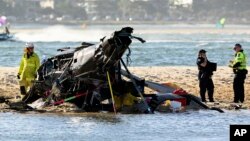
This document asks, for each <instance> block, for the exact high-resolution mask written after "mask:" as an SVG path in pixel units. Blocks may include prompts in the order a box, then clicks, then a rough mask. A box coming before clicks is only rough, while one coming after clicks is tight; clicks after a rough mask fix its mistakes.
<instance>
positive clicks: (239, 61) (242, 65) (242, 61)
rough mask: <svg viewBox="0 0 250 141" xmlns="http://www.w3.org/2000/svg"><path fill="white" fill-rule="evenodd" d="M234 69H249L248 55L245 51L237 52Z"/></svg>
mask: <svg viewBox="0 0 250 141" xmlns="http://www.w3.org/2000/svg"><path fill="white" fill-rule="evenodd" d="M233 67H234V68H235V69H236V70H244V69H247V68H246V67H247V55H246V54H245V52H244V51H240V52H237V53H236V54H235V58H234V62H233Z"/></svg>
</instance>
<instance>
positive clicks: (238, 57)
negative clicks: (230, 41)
mask: <svg viewBox="0 0 250 141" xmlns="http://www.w3.org/2000/svg"><path fill="white" fill-rule="evenodd" d="M234 51H235V57H234V60H232V61H231V62H230V65H229V67H231V68H233V72H234V74H235V76H234V81H233V89H234V101H233V102H234V103H239V102H241V103H243V102H244V97H245V94H244V82H245V79H246V75H247V73H248V71H247V55H246V54H245V52H244V50H243V49H242V46H241V44H235V46H234Z"/></svg>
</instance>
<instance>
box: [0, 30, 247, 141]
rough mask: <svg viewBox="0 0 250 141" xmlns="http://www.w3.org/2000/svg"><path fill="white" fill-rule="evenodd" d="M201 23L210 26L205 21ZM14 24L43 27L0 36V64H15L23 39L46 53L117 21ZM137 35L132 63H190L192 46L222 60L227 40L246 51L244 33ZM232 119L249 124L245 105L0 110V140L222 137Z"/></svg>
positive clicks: (214, 140) (204, 140)
mask: <svg viewBox="0 0 250 141" xmlns="http://www.w3.org/2000/svg"><path fill="white" fill-rule="evenodd" d="M148 27H150V28H152V30H153V29H157V30H159V29H164V28H165V29H172V28H173V30H174V28H176V26H174V25H172V26H148V25H143V26H138V25H137V26H135V31H136V29H137V28H138V29H143V28H148ZM206 27H209V28H211V27H210V26H207V25H206ZM206 27H203V26H199V27H196V28H206ZM18 28H26V29H36V28H44V30H43V32H39V33H37V32H30V33H16V39H17V41H7V42H0V52H1V57H0V66H18V65H19V61H20V59H21V56H22V52H23V51H22V50H23V46H24V43H25V42H26V41H32V42H34V43H35V45H36V48H35V50H36V52H37V53H38V54H39V56H40V57H41V56H42V55H46V56H47V57H50V56H52V55H54V54H56V49H58V48H62V47H68V46H70V47H75V46H78V45H80V43H81V42H82V41H86V42H92V43H97V41H98V40H99V39H100V38H102V37H103V36H105V35H107V34H106V33H111V31H113V30H114V29H119V28H120V27H119V28H118V26H104V27H99V26H89V27H87V28H86V29H84V31H83V32H81V31H77V32H76V31H75V30H74V27H65V26H53V27H46V26H43V25H39V26H34V25H31V26H27V25H25V26H19V27H18ZM177 28H178V27H177ZM186 28H190V29H192V28H194V27H193V26H188V27H186ZM235 28H239V27H237V26H236V27H235ZM240 28H246V29H248V28H249V27H248V26H247V27H240ZM58 31H59V32H58ZM69 33H70V34H69ZM137 35H138V36H140V37H142V38H144V39H146V40H147V42H146V43H145V44H141V43H139V42H137V41H136V42H134V43H133V44H132V45H131V49H132V55H131V59H132V64H131V65H132V66H173V65H178V66H180V65H187V66H195V65H196V64H195V63H196V56H197V52H198V51H199V50H200V49H205V50H207V51H208V53H207V54H208V58H209V59H210V61H214V62H217V63H218V64H219V65H220V66H226V65H227V63H228V61H229V60H230V59H232V57H233V54H234V52H233V50H232V46H233V45H234V44H235V43H236V42H240V43H242V45H243V47H244V48H245V50H246V52H247V53H248V54H250V50H249V49H250V35H249V34H205V33H203V34H158V33H157V34H156V33H150V34H139V33H137ZM231 124H250V111H249V110H242V111H226V112H225V113H223V114H222V113H218V112H216V111H205V110H200V111H188V112H184V113H168V114H162V113H156V114H153V115H145V114H140V115H123V114H118V115H116V116H114V115H113V114H108V113H102V114H101V113H98V114H70V115H69V114H67V115H63V114H36V113H26V114H21V113H0V140H8V141H15V140H25V141H27V140H30V141H34V140H36V141H43V140H104V141H111V140H113V141H130V140H136V141H138V140H143V141H146V140H156V141H172V140H174V141H182V140H185V141H194V140H197V141H224V140H225V141H227V140H229V125H231Z"/></svg>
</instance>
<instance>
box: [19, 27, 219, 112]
mask: <svg viewBox="0 0 250 141" xmlns="http://www.w3.org/2000/svg"><path fill="white" fill-rule="evenodd" d="M132 32H133V28H131V27H125V28H122V29H121V30H120V31H115V32H114V33H113V34H112V35H111V37H109V38H107V37H104V38H103V39H101V42H100V44H98V45H94V44H90V43H82V45H81V46H80V47H76V48H62V49H59V50H58V51H60V53H59V54H57V55H55V56H53V57H51V58H49V59H47V61H46V62H45V63H43V64H42V65H41V67H40V68H39V70H38V76H39V77H38V81H34V85H33V86H32V87H31V89H30V90H29V92H28V93H27V94H26V96H25V97H24V98H23V99H22V100H23V102H24V103H26V104H28V105H29V104H30V105H32V103H35V102H37V101H40V105H42V106H55V105H60V104H62V103H64V102H70V103H73V104H75V105H76V106H77V107H78V108H79V109H81V110H83V111H87V112H98V111H111V112H125V113H135V112H136V113H153V112H154V111H155V110H157V109H158V107H159V106H160V105H162V104H163V103H165V102H166V101H168V100H176V101H182V104H183V105H182V106H185V107H189V106H194V105H195V106H196V107H199V108H205V109H212V110H217V111H219V112H223V111H222V110H220V109H217V108H209V107H208V106H207V105H205V104H204V103H202V102H201V101H200V99H199V98H198V97H195V96H193V95H191V94H187V93H178V91H177V93H176V92H175V93H173V91H174V90H175V89H174V88H173V87H170V86H166V85H162V84H158V83H155V82H150V81H145V80H144V79H141V78H140V77H138V76H135V75H132V74H131V73H130V72H129V70H128V68H127V66H126V65H125V63H124V61H123V59H122V56H123V54H124V53H125V52H126V50H129V52H130V49H129V45H130V44H131V43H132V39H137V40H139V41H140V42H142V43H144V42H145V41H144V40H143V39H142V38H139V37H135V36H133V35H132ZM145 87H148V88H150V89H152V90H155V91H158V93H157V94H146V93H145V92H144V88H145ZM183 100H184V102H183ZM41 103H42V104H41ZM31 107H32V106H31ZM34 107H35V106H33V108H34Z"/></svg>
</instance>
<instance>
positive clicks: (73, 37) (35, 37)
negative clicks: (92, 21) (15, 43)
mask: <svg viewBox="0 0 250 141" xmlns="http://www.w3.org/2000/svg"><path fill="white" fill-rule="evenodd" d="M107 34H109V33H108V31H104V30H100V29H85V28H77V29H74V28H69V27H65V26H58V25H57V26H50V27H47V28H43V29H38V30H28V31H24V32H19V33H16V34H15V38H16V39H17V40H19V41H24V42H56V41H58V42H82V41H88V42H96V41H99V40H100V39H101V38H102V37H104V36H106V35H107Z"/></svg>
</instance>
